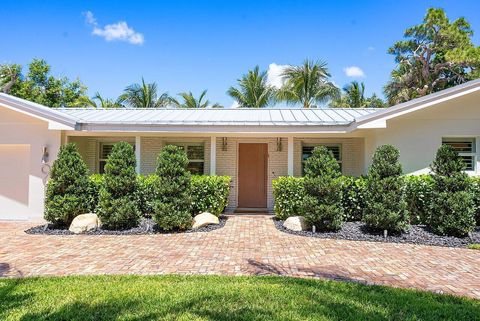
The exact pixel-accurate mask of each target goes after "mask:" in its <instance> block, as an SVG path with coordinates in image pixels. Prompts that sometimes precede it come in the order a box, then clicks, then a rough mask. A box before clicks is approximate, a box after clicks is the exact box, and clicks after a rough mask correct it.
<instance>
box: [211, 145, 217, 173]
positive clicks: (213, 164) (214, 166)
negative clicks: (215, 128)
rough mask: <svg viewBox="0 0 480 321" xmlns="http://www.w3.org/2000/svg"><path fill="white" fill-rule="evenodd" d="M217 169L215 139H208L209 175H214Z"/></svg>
mask: <svg viewBox="0 0 480 321" xmlns="http://www.w3.org/2000/svg"><path fill="white" fill-rule="evenodd" d="M216 169H217V137H215V136H212V137H210V175H215V173H216Z"/></svg>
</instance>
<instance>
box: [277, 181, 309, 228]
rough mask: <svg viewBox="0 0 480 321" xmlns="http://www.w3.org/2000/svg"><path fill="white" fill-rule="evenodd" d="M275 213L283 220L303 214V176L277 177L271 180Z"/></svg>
mask: <svg viewBox="0 0 480 321" xmlns="http://www.w3.org/2000/svg"><path fill="white" fill-rule="evenodd" d="M272 184H273V197H274V198H275V207H274V210H275V214H276V216H277V218H279V219H281V220H285V219H287V218H288V217H290V216H297V215H300V216H303V214H304V213H303V208H302V207H303V200H304V199H305V187H304V185H303V177H291V176H288V177H279V178H277V179H274V180H273V181H272Z"/></svg>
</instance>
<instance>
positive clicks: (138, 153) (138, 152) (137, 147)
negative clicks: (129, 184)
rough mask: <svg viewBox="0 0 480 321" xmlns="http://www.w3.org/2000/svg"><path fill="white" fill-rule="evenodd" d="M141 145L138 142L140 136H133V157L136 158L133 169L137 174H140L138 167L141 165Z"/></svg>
mask: <svg viewBox="0 0 480 321" xmlns="http://www.w3.org/2000/svg"><path fill="white" fill-rule="evenodd" d="M141 155H142V146H141V143H140V136H135V159H136V160H137V166H136V168H135V171H136V172H137V174H140V168H141V165H142V159H141V158H142V157H141Z"/></svg>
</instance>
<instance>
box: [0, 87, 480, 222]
mask: <svg viewBox="0 0 480 321" xmlns="http://www.w3.org/2000/svg"><path fill="white" fill-rule="evenodd" d="M479 120H480V80H476V81H471V82H469V83H466V84H463V85H460V86H457V87H454V88H451V89H448V90H444V91H442V92H438V93H435V94H432V95H428V96H425V97H422V98H419V99H416V100H412V101H410V102H407V103H404V104H400V105H397V106H393V107H390V108H385V109H332V108H325V109H270V108H268V109H203V110H202V109H170V108H163V109H151V108H146V109H123V108H122V109H88V108H81V109H77V108H63V109H51V108H48V107H45V106H41V105H38V104H35V103H31V102H28V101H25V100H22V99H19V98H15V97H12V96H8V95H5V94H0V163H1V164H0V165H2V166H0V205H1V206H0V219H28V218H41V217H42V212H43V195H44V188H45V182H46V180H47V179H48V169H49V166H50V165H51V164H52V162H53V161H54V159H55V157H56V155H57V152H58V149H59V147H60V146H61V145H62V144H65V143H67V142H74V143H76V144H77V146H78V148H79V151H80V153H81V155H82V156H83V158H84V160H85V162H86V164H87V165H88V168H89V169H90V171H91V172H92V173H100V172H102V170H103V165H104V162H105V159H106V157H108V153H109V151H110V149H111V146H112V144H113V143H115V142H118V141H127V142H130V143H131V144H132V145H133V146H134V147H135V153H136V157H137V171H138V172H139V173H141V174H151V173H154V171H155V166H156V164H155V163H156V157H157V155H158V153H159V151H160V150H161V149H162V147H163V146H165V145H167V144H176V145H181V146H183V147H184V148H185V149H186V151H187V154H188V156H189V158H190V164H189V168H190V170H191V171H192V172H194V173H201V174H206V175H213V174H215V175H228V176H231V177H232V182H231V193H230V201H229V207H228V209H227V210H228V211H234V210H236V209H238V208H241V209H242V210H245V209H260V210H272V208H273V202H274V200H273V196H272V180H273V179H275V178H276V177H279V176H287V175H293V176H301V175H302V164H303V160H304V159H305V158H307V157H308V155H309V153H310V152H311V150H312V148H313V147H315V146H318V145H324V146H327V147H328V148H329V149H330V150H331V151H332V152H333V153H334V155H335V157H336V158H337V160H338V162H339V164H340V165H341V169H342V172H343V174H345V175H353V176H358V175H362V174H365V173H366V171H367V170H368V166H369V164H370V161H371V157H372V155H373V152H374V151H375V148H376V147H378V146H380V145H383V144H392V145H394V146H396V147H397V148H399V150H400V154H401V157H400V161H401V162H402V165H403V168H404V171H405V172H406V173H413V174H415V173H423V172H426V171H428V167H429V165H430V163H431V161H432V159H433V157H434V155H435V152H436V150H437V149H438V147H439V146H440V145H441V144H442V143H448V144H452V145H454V146H455V147H456V148H457V149H458V150H459V151H460V152H461V155H462V156H463V157H464V159H465V162H466V163H467V165H468V172H469V174H471V175H478V174H480V167H479V164H478V162H479V161H480V159H479V157H478V153H479V152H480V122H479ZM47 154H48V155H47Z"/></svg>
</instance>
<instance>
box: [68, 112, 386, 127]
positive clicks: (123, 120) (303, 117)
mask: <svg viewBox="0 0 480 321" xmlns="http://www.w3.org/2000/svg"><path fill="white" fill-rule="evenodd" d="M59 111H61V112H62V113H64V114H66V115H68V116H70V117H71V118H74V119H76V121H77V123H80V124H130V125H137V124H138V125H221V126H235V125H237V126H246V125H247V126H248V125H253V126H259V125H265V126H295V125H300V126H308V125H317V126H319V125H322V126H325V125H327V126H328V125H333V126H334V125H349V124H350V123H352V122H353V121H355V119H356V118H359V117H362V116H366V115H369V114H372V113H374V112H378V111H379V109H378V108H312V109H300V108H296V109H293V108H291V109H273V108H265V109H252V108H235V109H214V108H212V109H183V108H179V109H172V108H117V109H102V108H61V109H59Z"/></svg>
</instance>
